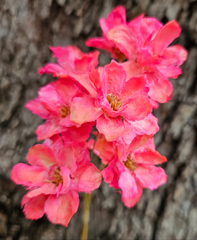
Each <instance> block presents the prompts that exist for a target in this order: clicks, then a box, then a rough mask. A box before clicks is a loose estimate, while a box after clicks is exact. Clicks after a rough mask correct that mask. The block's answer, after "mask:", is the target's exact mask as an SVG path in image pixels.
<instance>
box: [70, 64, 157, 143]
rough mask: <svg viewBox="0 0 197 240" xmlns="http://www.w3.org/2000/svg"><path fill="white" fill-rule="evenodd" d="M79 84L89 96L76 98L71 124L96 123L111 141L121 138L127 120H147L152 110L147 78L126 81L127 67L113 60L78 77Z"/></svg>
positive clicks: (133, 78) (73, 103) (140, 77)
mask: <svg viewBox="0 0 197 240" xmlns="http://www.w3.org/2000/svg"><path fill="white" fill-rule="evenodd" d="M76 81H78V82H79V83H81V82H86V84H87V88H86V89H87V90H88V91H89V93H90V96H84V97H75V98H74V99H73V102H72V104H71V116H70V119H71V121H74V122H76V123H77V124H83V123H86V122H92V121H95V120H96V127H97V129H98V131H99V132H100V133H102V134H104V135H105V137H106V139H107V140H108V141H113V140H114V139H116V138H117V137H119V136H120V135H121V134H122V133H123V132H124V131H125V127H126V125H129V124H128V121H136V120H141V119H144V118H145V117H146V116H147V115H148V114H149V113H150V112H151V110H152V108H151V105H150V102H149V100H148V97H147V91H148V88H147V85H146V80H145V79H144V77H143V76H138V77H132V78H130V79H129V80H128V81H127V82H126V72H125V70H124V68H123V67H122V66H121V65H120V64H118V63H117V62H115V61H113V60H112V62H111V63H110V64H109V65H106V66H105V67H104V68H99V69H96V70H94V71H92V72H91V73H90V74H89V76H88V75H86V76H84V77H83V78H82V77H81V76H80V77H79V78H78V77H77V76H76Z"/></svg>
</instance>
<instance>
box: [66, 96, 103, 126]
mask: <svg viewBox="0 0 197 240" xmlns="http://www.w3.org/2000/svg"><path fill="white" fill-rule="evenodd" d="M102 114H103V111H102V109H101V108H97V107H96V106H95V99H93V98H91V97H86V98H85V97H84V98H80V97H76V98H74V99H73V102H72V105H71V115H70V119H71V121H74V122H76V123H79V124H83V123H86V122H93V121H95V120H96V119H98V118H99V117H100V116H101V115H102Z"/></svg>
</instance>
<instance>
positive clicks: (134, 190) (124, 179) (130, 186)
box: [118, 170, 138, 198]
mask: <svg viewBox="0 0 197 240" xmlns="http://www.w3.org/2000/svg"><path fill="white" fill-rule="evenodd" d="M118 185H119V187H120V188H121V190H122V194H123V195H124V197H126V198H133V197H135V195H136V194H138V187H137V184H136V181H135V178H134V177H133V175H132V174H131V173H130V172H129V171H127V170H126V171H125V172H122V173H121V174H120V179H119V181H118Z"/></svg>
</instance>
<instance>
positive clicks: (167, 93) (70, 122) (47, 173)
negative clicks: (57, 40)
mask: <svg viewBox="0 0 197 240" xmlns="http://www.w3.org/2000/svg"><path fill="white" fill-rule="evenodd" d="M100 26H101V28H102V31H103V37H100V38H99V37H96V38H91V39H89V40H87V41H86V45H87V46H91V47H96V48H99V49H104V50H106V51H108V52H109V53H110V54H111V57H112V58H113V59H112V61H111V62H110V63H109V64H107V65H105V66H104V67H98V66H97V65H98V56H99V51H93V52H90V53H83V52H81V51H80V50H79V49H78V48H77V47H76V46H67V47H51V48H50V49H51V50H52V52H53V54H54V57H55V58H57V63H47V64H46V65H45V66H44V67H41V68H40V69H39V74H43V73H47V74H52V75H53V76H54V77H56V78H58V79H57V80H55V81H54V82H51V83H49V84H47V85H46V86H44V87H42V88H41V89H40V90H39V92H38V97H37V98H36V99H34V100H31V101H29V102H28V103H27V104H26V108H28V109H29V110H30V111H31V112H32V113H34V114H37V115H38V116H39V117H41V118H42V119H44V120H45V122H44V123H43V124H42V125H40V126H38V128H37V130H36V134H37V138H38V140H44V143H43V144H37V145H35V146H33V147H31V148H30V150H29V152H28V155H27V162H28V165H27V164H23V163H19V164H17V165H16V166H15V167H14V168H13V170H12V175H11V178H12V180H13V181H14V182H15V183H16V184H22V185H24V186H26V187H27V188H28V192H27V194H26V195H25V196H24V197H23V200H22V206H23V207H24V208H23V209H24V213H25V215H26V217H27V218H29V219H38V218H40V217H42V216H43V214H45V213H46V215H47V217H48V219H49V220H50V221H51V222H52V223H58V224H62V225H64V226H67V225H68V223H69V221H70V219H71V217H72V216H73V214H74V213H75V212H76V211H77V209H78V206H79V196H78V192H86V193H90V192H91V191H93V190H94V189H97V188H98V187H99V185H100V183H101V180H102V177H103V179H104V181H105V182H106V183H109V186H110V187H114V188H115V189H119V192H120V193H121V194H122V201H123V202H124V204H125V205H126V206H127V207H133V206H134V205H135V204H136V203H137V202H138V201H139V199H140V197H141V195H142V189H143V188H149V189H151V190H154V189H157V188H158V187H159V186H161V185H162V184H164V183H166V181H167V175H166V174H165V171H164V170H163V169H162V168H161V167H158V166H155V165H158V164H159V165H160V164H161V163H164V162H166V161H167V159H166V158H165V157H164V156H161V155H160V154H159V153H158V152H157V151H156V150H155V145H154V140H153V136H154V134H155V133H156V132H158V130H159V127H158V123H157V119H156V118H155V117H154V116H153V115H152V110H153V108H157V107H158V106H159V103H165V102H167V101H168V100H169V99H170V98H171V95H172V85H171V83H170V81H169V79H168V78H176V77H177V76H178V75H179V74H181V69H180V68H179V66H180V65H181V64H182V63H183V62H184V61H185V60H186V58H187V51H186V50H185V49H184V48H183V47H182V46H180V45H173V46H169V44H170V43H171V42H172V41H173V40H174V39H175V38H177V37H178V36H179V35H180V31H181V29H180V27H179V25H178V23H177V22H176V21H175V20H173V21H170V22H168V23H167V24H165V25H163V24H162V23H161V22H159V21H158V20H157V19H155V18H151V17H144V15H143V14H142V15H140V16H138V17H136V18H135V19H133V20H131V21H130V22H127V21H126V14H125V9H124V7H123V6H117V7H116V8H114V9H113V10H112V12H111V13H110V14H109V15H108V16H107V18H106V19H104V18H101V19H100ZM114 59H116V60H114ZM92 129H93V130H92ZM95 129H96V130H95ZM90 134H91V136H92V135H94V136H95V138H94V139H93V138H90ZM89 150H92V151H93V153H94V154H96V155H97V156H98V157H99V158H100V159H101V163H102V164H101V168H100V169H98V168H97V167H96V166H95V165H94V164H93V162H91V159H90V156H89Z"/></svg>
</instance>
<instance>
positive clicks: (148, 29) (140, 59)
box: [107, 15, 187, 103]
mask: <svg viewBox="0 0 197 240" xmlns="http://www.w3.org/2000/svg"><path fill="white" fill-rule="evenodd" d="M180 32H181V28H180V26H179V24H178V23H177V22H176V21H175V20H172V21H170V22H168V23H167V24H165V25H164V26H162V24H161V23H159V21H158V20H157V19H155V18H145V17H143V15H140V16H139V17H138V18H136V19H134V20H132V21H130V23H128V25H119V26H115V27H114V28H113V29H111V31H109V32H108V34H107V38H108V39H109V40H111V41H113V42H114V44H115V45H116V46H117V48H119V49H120V51H121V52H122V53H123V54H124V55H125V56H126V57H127V58H128V59H129V61H128V62H126V63H124V64H123V65H124V66H125V70H126V71H127V73H128V76H127V77H128V78H129V77H131V76H135V75H139V74H145V76H146V78H147V80H148V82H149V83H150V91H149V93H148V95H149V97H150V98H151V99H153V100H155V101H157V102H160V103H164V102H167V101H168V100H170V98H171V95H172V85H171V83H170V82H169V80H168V78H169V77H170V78H177V77H178V75H180V74H181V73H182V71H181V69H180V68H179V66H180V65H181V64H182V63H183V62H184V61H185V60H186V58H187V51H186V50H185V49H184V48H183V47H182V46H180V45H174V46H170V47H168V45H169V44H170V43H171V42H172V41H173V40H174V39H175V38H177V37H179V35H180ZM130 36H132V37H130ZM133 38H135V39H133ZM132 41H134V43H133V44H132ZM129 72H130V74H129Z"/></svg>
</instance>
